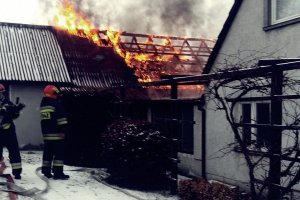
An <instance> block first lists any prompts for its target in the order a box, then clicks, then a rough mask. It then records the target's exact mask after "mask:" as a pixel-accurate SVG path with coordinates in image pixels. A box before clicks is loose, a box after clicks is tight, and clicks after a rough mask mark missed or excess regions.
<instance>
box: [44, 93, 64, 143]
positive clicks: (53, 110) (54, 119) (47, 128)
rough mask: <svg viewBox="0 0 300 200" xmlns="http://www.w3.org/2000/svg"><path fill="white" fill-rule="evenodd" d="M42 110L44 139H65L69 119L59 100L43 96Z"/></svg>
mask: <svg viewBox="0 0 300 200" xmlns="http://www.w3.org/2000/svg"><path fill="white" fill-rule="evenodd" d="M40 112H41V127H42V133H43V136H44V140H61V139H64V136H65V133H66V127H67V124H68V121H67V118H66V116H65V112H64V110H63V108H62V106H61V104H60V103H59V102H58V100H56V99H52V98H49V97H43V99H42V102H41V106H40Z"/></svg>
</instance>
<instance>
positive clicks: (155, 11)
mask: <svg viewBox="0 0 300 200" xmlns="http://www.w3.org/2000/svg"><path fill="white" fill-rule="evenodd" d="M70 1H71V2H73V3H74V4H75V5H76V7H77V8H78V10H81V11H82V12H84V13H85V15H86V16H87V17H88V18H89V19H90V20H91V21H92V22H93V23H94V24H95V25H96V26H98V28H100V29H106V28H107V27H112V28H113V29H115V30H117V31H126V32H135V33H148V34H158V35H173V36H188V37H205V38H216V37H217V35H218V33H219V31H220V30H221V28H222V25H223V23H224V21H225V19H226V18H227V15H228V12H229V9H230V8H231V6H232V4H233V1H234V0H151V1H150V0H84V1H83V0H70ZM42 6H43V8H44V10H45V13H47V12H48V11H49V10H51V9H54V3H53V1H50V0H47V1H44V3H43V5H42Z"/></svg>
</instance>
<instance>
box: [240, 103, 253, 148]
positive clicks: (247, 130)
mask: <svg viewBox="0 0 300 200" xmlns="http://www.w3.org/2000/svg"><path fill="white" fill-rule="evenodd" d="M242 117H243V118H242V123H248V124H250V123H251V104H243V105H242ZM243 141H244V142H245V144H246V145H250V144H251V127H243Z"/></svg>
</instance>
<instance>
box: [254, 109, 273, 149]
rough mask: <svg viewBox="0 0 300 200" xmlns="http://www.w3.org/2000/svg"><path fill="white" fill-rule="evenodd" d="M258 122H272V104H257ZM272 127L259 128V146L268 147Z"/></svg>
mask: <svg viewBox="0 0 300 200" xmlns="http://www.w3.org/2000/svg"><path fill="white" fill-rule="evenodd" d="M256 119H257V124H270V104H269V103H258V104H257V106H256ZM270 136H271V133H270V129H269V128H267V127H259V128H257V146H258V147H268V146H269V142H270Z"/></svg>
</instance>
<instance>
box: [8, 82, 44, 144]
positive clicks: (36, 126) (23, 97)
mask: <svg viewBox="0 0 300 200" xmlns="http://www.w3.org/2000/svg"><path fill="white" fill-rule="evenodd" d="M44 86H45V85H43V84H37V83H34V84H31V83H14V84H11V85H10V91H9V94H10V99H11V101H12V102H14V103H15V100H16V97H19V98H20V102H22V103H24V104H25V105H26V107H25V108H24V109H23V110H22V111H21V113H20V116H19V118H17V119H16V120H15V121H14V123H15V125H16V132H17V137H18V141H19V146H23V145H26V144H32V145H40V144H42V143H43V138H42V132H41V125H40V112H39V107H40V103H41V100H42V97H43V89H44Z"/></svg>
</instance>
